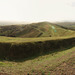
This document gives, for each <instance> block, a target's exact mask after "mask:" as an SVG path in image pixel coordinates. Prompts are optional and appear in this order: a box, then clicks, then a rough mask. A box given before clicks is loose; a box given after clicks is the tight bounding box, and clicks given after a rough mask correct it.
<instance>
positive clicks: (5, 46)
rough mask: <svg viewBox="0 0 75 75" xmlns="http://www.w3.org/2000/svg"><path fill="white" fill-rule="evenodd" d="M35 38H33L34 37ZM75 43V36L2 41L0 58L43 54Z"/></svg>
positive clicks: (19, 57)
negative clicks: (29, 40) (28, 40)
mask: <svg viewBox="0 0 75 75" xmlns="http://www.w3.org/2000/svg"><path fill="white" fill-rule="evenodd" d="M32 39H33V38H32ZM74 45H75V38H62V39H61V38H60V39H59V38H58V39H55V40H49V39H48V40H45V39H44V40H43V41H41V40H40V41H37V40H36V41H33V42H18V43H17V42H0V58H3V59H15V60H16V59H23V58H28V57H31V56H35V55H42V54H44V53H46V52H50V51H54V52H55V50H57V49H61V48H66V47H68V46H74Z"/></svg>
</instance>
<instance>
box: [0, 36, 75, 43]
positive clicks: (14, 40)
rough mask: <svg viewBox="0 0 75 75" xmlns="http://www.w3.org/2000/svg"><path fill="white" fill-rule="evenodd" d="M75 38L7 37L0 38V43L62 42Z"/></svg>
mask: <svg viewBox="0 0 75 75" xmlns="http://www.w3.org/2000/svg"><path fill="white" fill-rule="evenodd" d="M72 37H75V36H69V37H68V36H66V37H40V38H19V37H5V36H0V42H9V43H23V42H37V41H47V40H60V39H68V38H72Z"/></svg>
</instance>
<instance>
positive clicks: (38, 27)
mask: <svg viewBox="0 0 75 75" xmlns="http://www.w3.org/2000/svg"><path fill="white" fill-rule="evenodd" d="M71 35H75V31H72V30H68V29H65V28H62V27H61V26H58V25H56V24H53V23H49V22H39V23H32V24H28V25H10V26H0V36H9V37H55V36H57V37H58V36H71Z"/></svg>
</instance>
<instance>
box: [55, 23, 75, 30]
mask: <svg viewBox="0 0 75 75" xmlns="http://www.w3.org/2000/svg"><path fill="white" fill-rule="evenodd" d="M56 24H58V25H60V26H63V27H66V28H68V29H72V30H75V22H56Z"/></svg>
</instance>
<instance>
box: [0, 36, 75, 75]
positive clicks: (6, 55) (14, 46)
mask: <svg viewBox="0 0 75 75" xmlns="http://www.w3.org/2000/svg"><path fill="white" fill-rule="evenodd" d="M70 58H75V37H72V36H71V37H41V38H17V37H16V38H13V37H0V74H1V75H62V74H65V73H66V74H67V73H68V72H69V74H70V75H73V74H74V73H75V71H74V72H73V70H74V66H73V70H72V69H71V70H69V69H70V68H71V67H72V65H74V63H75V62H74V60H71V62H70V63H71V64H70V63H69V64H70V65H71V67H67V68H68V70H69V71H67V69H66V68H62V69H61V67H60V66H59V65H60V64H63V65H64V64H65V63H66V61H67V62H68V60H69V59H70ZM66 66H67V65H66ZM66 66H65V67H66ZM56 67H57V68H58V67H59V70H57V69H56ZM64 70H65V71H64ZM60 71H61V72H60ZM54 73H55V74H54ZM59 73H60V74H59Z"/></svg>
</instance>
